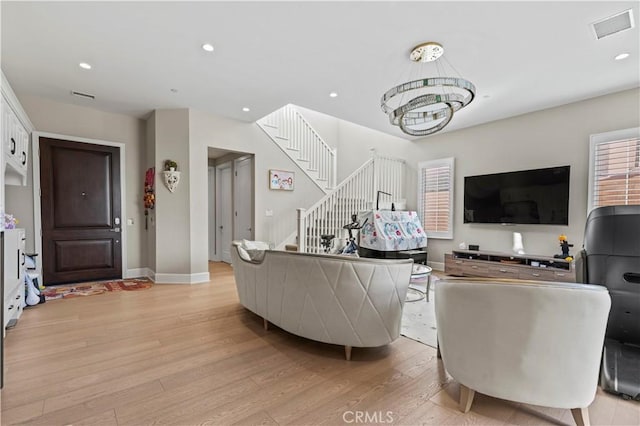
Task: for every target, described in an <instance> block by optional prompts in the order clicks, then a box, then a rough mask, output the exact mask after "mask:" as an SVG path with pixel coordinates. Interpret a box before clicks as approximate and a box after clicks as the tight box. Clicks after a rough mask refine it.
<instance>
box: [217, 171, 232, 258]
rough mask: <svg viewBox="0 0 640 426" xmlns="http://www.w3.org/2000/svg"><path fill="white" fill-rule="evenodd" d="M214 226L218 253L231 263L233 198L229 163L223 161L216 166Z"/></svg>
mask: <svg viewBox="0 0 640 426" xmlns="http://www.w3.org/2000/svg"><path fill="white" fill-rule="evenodd" d="M216 175H217V176H216V226H217V227H218V228H217V238H216V240H217V241H218V253H220V259H221V260H222V261H223V262H227V263H231V238H232V234H233V232H232V231H233V228H232V224H233V222H232V212H233V209H232V207H233V200H232V197H231V195H232V192H231V185H232V184H233V180H232V176H231V163H225V164H222V165H220V166H218V168H217V173H216Z"/></svg>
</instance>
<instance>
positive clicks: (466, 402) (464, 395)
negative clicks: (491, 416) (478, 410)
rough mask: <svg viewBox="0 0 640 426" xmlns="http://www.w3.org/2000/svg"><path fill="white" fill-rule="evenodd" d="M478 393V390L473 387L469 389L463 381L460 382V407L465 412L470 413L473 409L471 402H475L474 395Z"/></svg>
mask: <svg viewBox="0 0 640 426" xmlns="http://www.w3.org/2000/svg"><path fill="white" fill-rule="evenodd" d="M475 395H476V391H474V390H473V389H469V388H468V387H466V386H465V385H463V384H462V383H460V402H459V404H458V408H460V411H462V412H463V413H468V412H469V410H470V409H471V404H472V403H473V397H474V396H475Z"/></svg>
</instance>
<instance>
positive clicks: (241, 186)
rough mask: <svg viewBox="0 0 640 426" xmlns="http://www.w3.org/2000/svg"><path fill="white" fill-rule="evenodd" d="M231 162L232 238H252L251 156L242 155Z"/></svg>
mask: <svg viewBox="0 0 640 426" xmlns="http://www.w3.org/2000/svg"><path fill="white" fill-rule="evenodd" d="M233 163H234V164H233V165H234V168H235V171H234V179H235V182H234V185H233V208H234V228H233V235H234V239H236V240H242V239H246V240H253V158H252V157H250V156H247V157H242V158H239V159H237V160H234V161H233Z"/></svg>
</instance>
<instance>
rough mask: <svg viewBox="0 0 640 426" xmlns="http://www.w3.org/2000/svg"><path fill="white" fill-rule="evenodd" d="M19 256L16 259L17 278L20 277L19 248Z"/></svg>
mask: <svg viewBox="0 0 640 426" xmlns="http://www.w3.org/2000/svg"><path fill="white" fill-rule="evenodd" d="M17 256H18V258H17V259H16V260H17V262H18V265H17V268H16V278H17V279H20V249H18V254H17Z"/></svg>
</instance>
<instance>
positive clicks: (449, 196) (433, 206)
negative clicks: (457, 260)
mask: <svg viewBox="0 0 640 426" xmlns="http://www.w3.org/2000/svg"><path fill="white" fill-rule="evenodd" d="M418 173H419V175H418V187H419V188H418V214H419V215H420V219H421V220H422V226H423V227H424V230H425V232H426V233H427V237H429V238H442V239H452V238H453V157H452V158H444V159H441V160H431V161H423V162H421V163H419V164H418Z"/></svg>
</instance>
